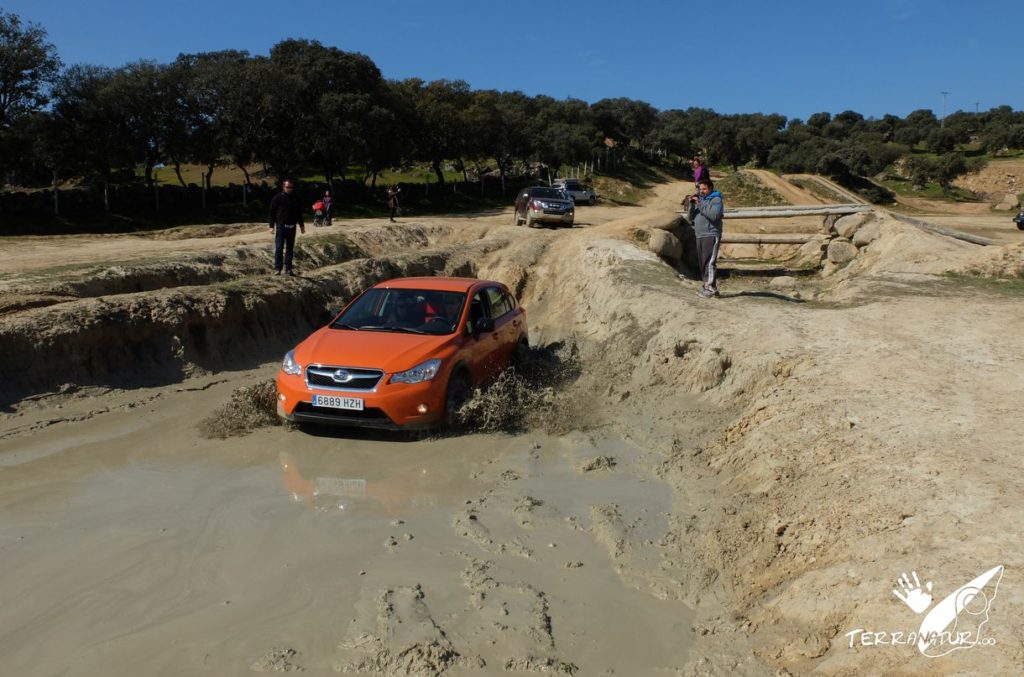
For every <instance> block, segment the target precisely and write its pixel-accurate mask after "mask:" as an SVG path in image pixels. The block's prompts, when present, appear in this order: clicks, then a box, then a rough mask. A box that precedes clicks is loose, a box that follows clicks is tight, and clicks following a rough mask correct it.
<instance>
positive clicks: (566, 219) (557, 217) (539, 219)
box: [529, 209, 576, 226]
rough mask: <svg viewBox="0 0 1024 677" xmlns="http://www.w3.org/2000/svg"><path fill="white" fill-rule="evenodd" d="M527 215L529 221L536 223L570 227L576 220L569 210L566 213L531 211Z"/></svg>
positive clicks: (573, 213)
mask: <svg viewBox="0 0 1024 677" xmlns="http://www.w3.org/2000/svg"><path fill="white" fill-rule="evenodd" d="M529 214H530V219H531V220H532V221H534V222H536V223H562V224H568V225H570V226H571V225H572V223H573V221H574V220H575V218H576V213H575V211H574V210H571V209H570V210H569V211H566V212H554V211H553V210H550V209H546V210H541V209H531V210H529Z"/></svg>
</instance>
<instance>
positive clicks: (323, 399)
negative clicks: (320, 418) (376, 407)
mask: <svg viewBox="0 0 1024 677" xmlns="http://www.w3.org/2000/svg"><path fill="white" fill-rule="evenodd" d="M313 406H314V407H329V408H331V409H350V410H355V411H362V410H363V401H362V400H361V399H359V398H358V397H338V396H337V395H313Z"/></svg>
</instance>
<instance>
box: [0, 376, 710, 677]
mask: <svg viewBox="0 0 1024 677" xmlns="http://www.w3.org/2000/svg"><path fill="white" fill-rule="evenodd" d="M268 367H269V368H272V366H271V365H268ZM258 373H260V372H259V371H258V372H250V373H243V374H238V375H235V377H234V378H228V379H223V378H222V379H215V378H211V379H207V380H206V381H205V382H204V381H202V380H200V382H199V383H196V384H195V386H196V387H194V388H190V389H188V390H185V389H181V390H179V391H178V392H166V391H154V392H150V393H149V395H150V396H152V397H154V399H151V400H149V401H148V402H147V401H146V399H147V398H146V397H145V394H144V393H139V392H131V391H125V392H122V393H119V394H116V395H112V396H111V395H108V397H107V399H108V401H111V404H112V405H113V406H112V407H111V408H110V409H109V410H107V411H104V412H101V413H97V412H95V411H94V410H91V409H90V407H89V406H88V401H74V402H68V403H67V404H66V405H64V406H62V408H61V410H60V411H61V412H62V415H63V416H64V417H66V418H67V419H68V420H75V421H76V422H75V423H74V427H75V431H76V432H75V435H74V444H73V445H70V446H69V445H68V443H67V442H68V436H67V430H66V425H68V424H61V423H53V422H51V423H50V424H49V425H45V424H46V423H47V420H46V419H45V416H44V415H42V413H41V412H31V411H30V412H26V413H24V414H23V416H21V417H20V418H21V419H22V420H23V424H25V425H32V424H33V423H36V424H39V425H42V426H43V427H40V428H39V429H38V430H37V431H36V432H35V433H34V434H33V435H32V437H31V439H29V440H26V439H24V438H21V437H14V438H9V439H6V440H2V441H0V458H3V459H4V461H5V464H4V467H3V469H2V473H3V474H2V478H3V484H2V489H0V518H2V519H0V543H2V544H3V561H4V576H3V577H2V578H0V598H2V599H4V600H5V603H4V605H3V607H2V609H0V627H3V628H5V631H4V633H3V634H2V635H0V656H3V659H2V661H0V662H2V664H3V665H4V672H5V673H6V674H20V675H34V674H38V675H44V674H75V675H103V674H117V673H118V670H119V669H120V668H119V666H121V665H122V664H123V662H124V661H125V660H127V659H131V660H137V661H141V664H142V665H144V666H145V670H144V672H145V673H146V674H161V673H167V674H240V673H244V672H245V671H246V670H245V666H249V665H250V664H256V663H258V662H259V661H260V659H261V657H264V656H266V655H268V654H270V653H272V652H273V651H274V650H275V649H280V648H282V647H285V648H287V649H289V650H291V651H294V654H293V655H291V657H290V659H289V660H290V661H291V662H292V663H293V664H295V665H299V666H301V667H303V668H305V669H306V670H308V671H312V672H313V673H314V674H315V673H316V672H318V671H320V670H323V671H328V672H329V671H331V670H332V669H333V668H335V667H339V666H346V665H349V666H351V665H357V664H358V663H359V660H360V657H361V654H360V652H359V650H358V648H352V649H342V648H339V646H340V645H341V644H345V642H346V641H348V642H349V644H351V640H352V639H353V638H358V637H361V636H363V635H367V636H371V635H374V634H375V633H377V634H379V633H381V632H382V631H381V628H387V627H389V624H392V623H396V622H397V621H396V618H395V617H393V616H392V615H390V612H389V611H387V610H383V609H380V608H378V607H377V606H376V603H375V602H374V600H375V599H376V597H377V596H378V595H379V594H380V592H381V591H382V590H394V589H404V588H409V587H412V586H418V587H419V589H420V590H421V591H422V596H423V600H422V601H423V604H424V607H423V609H425V610H426V611H423V613H428V614H429V617H430V618H431V619H432V620H431V621H430V623H431V624H433V625H436V626H437V628H439V630H440V631H442V632H443V635H444V637H446V638H447V641H449V642H450V643H451V646H452V647H453V649H454V651H455V652H457V653H458V654H460V655H462V656H467V657H468V656H473V657H478V658H480V659H482V660H483V661H484V663H485V664H486V665H488V666H495V667H496V668H497V667H498V666H502V665H504V664H505V663H506V662H508V661H513V660H526V659H528V658H532V659H535V660H536V659H537V657H541V658H544V659H547V658H551V659H554V660H555V661H556V663H557V662H559V661H560V663H558V664H564V665H570V664H572V665H576V666H577V667H578V668H579V670H580V673H581V674H594V673H596V672H599V671H600V670H603V669H608V668H613V667H615V666H618V667H619V668H620V669H636V668H637V666H643V665H646V666H649V667H650V668H652V669H653V668H656V667H659V666H664V665H667V664H671V663H672V662H673V661H674V660H675V659H676V658H678V657H679V656H681V655H684V654H685V642H686V637H687V634H688V633H687V627H688V619H689V618H690V612H689V610H688V609H687V607H686V606H685V605H683V604H682V603H680V602H670V601H658V602H656V603H654V604H652V603H651V600H650V599H649V593H648V592H647V591H646V590H645V589H644V587H643V586H642V585H640V586H639V587H637V586H631V585H627V584H626V583H625V580H624V579H623V577H622V576H620V575H619V573H618V572H617V571H616V570H615V566H614V563H613V561H610V560H609V554H608V550H607V548H609V547H611V548H614V547H616V545H615V542H616V539H617V538H619V537H618V536H616V535H614V534H612V532H608V534H599V535H598V537H597V538H596V539H595V537H594V535H593V533H592V531H591V530H590V528H589V527H587V525H588V524H589V523H590V522H591V510H592V509H593V508H594V506H611V505H615V506H620V508H619V509H620V510H621V512H622V513H623V516H622V519H624V520H626V521H630V522H636V523H637V524H638V525H642V526H638V527H637V529H636V530H635V531H634V533H632V534H631V535H630V536H629V539H630V540H631V541H632V540H635V539H641V541H642V540H645V539H656V538H658V536H659V534H660V533H662V532H663V531H664V528H665V525H664V517H663V515H664V514H665V513H666V512H667V511H668V510H669V508H670V506H671V491H670V489H669V488H668V487H667V486H666V485H664V484H662V483H658V482H652V481H651V480H650V479H647V478H643V477H637V476H633V475H631V474H630V473H629V472H622V471H621V468H622V467H623V466H625V467H627V468H628V467H629V464H630V462H631V459H632V458H633V456H635V454H636V451H635V450H634V449H631V448H630V446H629V445H628V444H626V443H624V442H622V441H621V440H614V439H610V440H594V439H592V438H589V437H587V436H585V435H578V436H569V437H561V438H558V437H555V438H552V437H548V436H545V435H543V434H540V435H537V434H522V435H505V434H467V435H462V436H458V437H435V438H432V439H426V440H421V441H416V442H410V441H409V440H408V439H407V438H404V437H396V436H393V435H389V434H383V433H359V432H355V431H347V430H344V429H333V428H326V429H313V430H311V431H300V430H288V429H285V428H282V427H272V428H264V429H259V430H257V431H255V432H253V433H251V434H248V435H245V436H240V437H239V436H236V437H230V438H228V439H226V440H207V439H203V438H201V437H198V436H196V435H195V433H194V429H195V423H196V421H195V412H196V411H197V410H202V409H204V408H214V407H216V406H219V405H221V404H222V403H223V402H224V401H229V400H230V395H231V392H232V390H233V388H234V387H235V385H236V383H237V381H238V380H239V379H241V380H243V381H244V380H246V379H247V378H252V377H253V376H254V375H257V374H258ZM140 394H141V395H143V397H141V398H140V397H139V396H140ZM608 456H611V457H615V458H617V459H618V465H617V468H618V469H619V470H618V471H606V470H598V471H591V472H584V471H583V470H581V469H580V468H581V467H582V466H583V465H585V463H586V461H587V460H588V459H592V458H596V457H608ZM584 476H585V477H584ZM581 478H583V479H581ZM580 482H583V484H584V485H585V491H583V490H580V489H582V488H583V487H577V489H576V490H573V489H570V487H572V486H573V485H574V484H575V485H579V484H580ZM482 564H485V565H486V567H487V569H488V573H487V575H486V576H485V577H484V580H483V581H480V580H473V577H472V576H471V575H470V574H467V573H466V572H467V571H468V570H469V569H470V568H472V567H474V566H476V567H480V566H481V565H482ZM421 611H422V610H421ZM501 619H504V622H503V623H501V624H499V621H500V620H501ZM627 619H628V620H627ZM421 620H422V619H421ZM501 627H505V630H501V629H500V628H501ZM225 629H227V630H226V631H225ZM357 630H358V631H357ZM609 633H614V634H615V636H617V637H618V639H619V641H621V642H624V643H626V644H625V645H626V646H629V647H632V648H631V649H630V650H629V651H623V648H622V646H623V645H622V644H618V642H616V643H609V642H608V641H607V637H608V636H609ZM385 634H386V633H385ZM627 640H628V642H627ZM72 657H73V659H72ZM69 660H73V668H70V664H69ZM556 663H552V665H555V664H556ZM69 668H70V669H69ZM428 673H429V671H428V672H427V673H424V674H428Z"/></svg>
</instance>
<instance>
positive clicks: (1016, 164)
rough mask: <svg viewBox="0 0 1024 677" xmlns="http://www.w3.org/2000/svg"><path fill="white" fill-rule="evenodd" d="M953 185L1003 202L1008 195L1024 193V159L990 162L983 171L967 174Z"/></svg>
mask: <svg viewBox="0 0 1024 677" xmlns="http://www.w3.org/2000/svg"><path fill="white" fill-rule="evenodd" d="M953 185H955V186H957V187H958V188H966V189H967V190H969V191H971V192H973V193H977V194H978V195H981V196H984V197H986V198H990V199H994V200H995V202H1001V201H1002V200H1003V197H1004V196H1005V195H1006V194H1011V195H1020V194H1022V193H1024V159H1019V158H1018V159H1010V160H990V161H989V163H988V164H987V165H985V167H983V168H982V169H981V171H977V172H972V173H970V174H965V175H964V176H961V177H959V178H957V179H956V181H954V182H953ZM986 206H987V205H986Z"/></svg>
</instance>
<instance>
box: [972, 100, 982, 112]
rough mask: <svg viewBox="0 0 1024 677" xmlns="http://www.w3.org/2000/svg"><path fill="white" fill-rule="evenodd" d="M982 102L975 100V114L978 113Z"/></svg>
mask: <svg viewBox="0 0 1024 677" xmlns="http://www.w3.org/2000/svg"><path fill="white" fill-rule="evenodd" d="M980 103H981V102H980V101H975V102H974V114H975V115H977V114H978V104H980Z"/></svg>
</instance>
